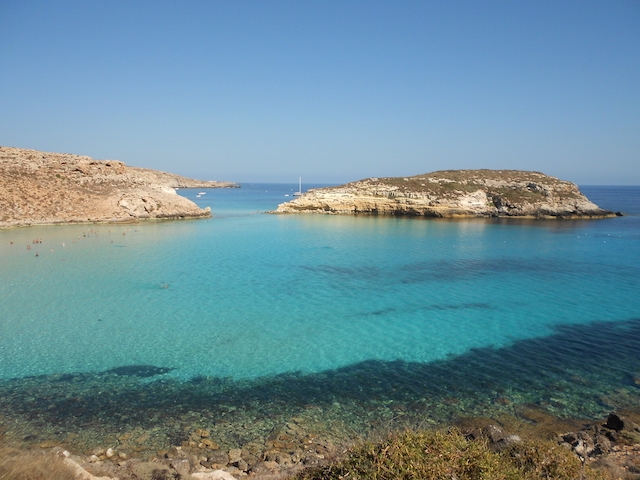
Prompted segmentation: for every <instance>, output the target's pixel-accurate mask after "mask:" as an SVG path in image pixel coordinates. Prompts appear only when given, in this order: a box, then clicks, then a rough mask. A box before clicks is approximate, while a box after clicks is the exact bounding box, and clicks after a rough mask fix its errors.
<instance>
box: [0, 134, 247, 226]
mask: <svg viewBox="0 0 640 480" xmlns="http://www.w3.org/2000/svg"><path fill="white" fill-rule="evenodd" d="M236 186H237V185H235V184H233V183H229V182H216V181H200V180H192V179H189V178H185V177H181V176H179V175H173V174H170V173H165V172H160V171H156V170H149V169H145V168H136V167H128V166H127V165H125V164H124V163H122V162H120V161H117V160H103V161H100V160H94V159H92V158H91V157H87V156H80V155H71V154H66V153H48V152H41V151H38V150H28V149H23V148H13V147H0V228H2V227H14V226H27V225H38V224H59V223H81V222H126V221H135V220H140V219H150V218H156V219H170V218H198V217H208V216H210V215H211V212H210V211H209V209H208V208H207V209H201V208H199V207H198V206H197V205H196V204H195V203H193V202H192V201H190V200H188V199H187V198H184V197H182V196H180V195H178V194H177V193H176V191H175V189H176V188H218V187H236Z"/></svg>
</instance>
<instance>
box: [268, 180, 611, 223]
mask: <svg viewBox="0 0 640 480" xmlns="http://www.w3.org/2000/svg"><path fill="white" fill-rule="evenodd" d="M272 213H321V214H347V215H395V216H422V217H433V218H457V217H505V218H513V217H517V218H536V219H537V218H563V219H567V218H604V217H612V216H616V215H617V214H615V213H613V212H610V211H608V210H604V209H601V208H600V207H598V206H597V205H595V204H594V203H592V202H590V201H589V199H587V198H586V197H585V196H584V195H583V194H582V193H581V192H580V190H579V189H578V187H577V186H576V185H575V184H573V183H571V182H567V181H563V180H559V179H557V178H554V177H550V176H548V175H544V174H542V173H538V172H525V171H519V170H445V171H439V172H433V173H429V174H424V175H416V176H413V177H406V178H368V179H365V180H360V181H357V182H353V183H348V184H346V185H342V186H338V187H327V188H320V189H313V190H309V191H308V192H306V193H304V194H303V195H301V196H300V197H298V198H297V199H295V200H292V201H290V202H286V203H283V204H280V205H279V206H278V208H277V210H275V211H274V212H272ZM618 215H619V214H618Z"/></svg>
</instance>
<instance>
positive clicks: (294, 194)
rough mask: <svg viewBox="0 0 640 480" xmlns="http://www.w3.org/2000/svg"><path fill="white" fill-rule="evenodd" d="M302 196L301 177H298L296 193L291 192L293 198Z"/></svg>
mask: <svg viewBox="0 0 640 480" xmlns="http://www.w3.org/2000/svg"><path fill="white" fill-rule="evenodd" d="M300 195H302V177H298V191H297V192H293V196H294V197H299V196H300Z"/></svg>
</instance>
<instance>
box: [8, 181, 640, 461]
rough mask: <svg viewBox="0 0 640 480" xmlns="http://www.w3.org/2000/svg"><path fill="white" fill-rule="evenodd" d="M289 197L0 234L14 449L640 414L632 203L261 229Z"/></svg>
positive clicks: (638, 255)
mask: <svg viewBox="0 0 640 480" xmlns="http://www.w3.org/2000/svg"><path fill="white" fill-rule="evenodd" d="M296 189H297V185H285V184H243V185H242V188H240V189H208V190H200V191H203V192H205V194H204V195H200V196H199V197H196V195H197V194H198V192H199V191H198V190H179V193H180V194H181V195H184V196H186V197H188V198H190V199H192V200H194V201H195V202H196V203H198V204H199V205H200V206H202V207H205V206H210V207H211V209H212V212H213V214H214V217H213V218H211V219H207V220H193V221H192V220H184V221H162V222H146V223H145V222H143V223H138V224H129V225H103V224H100V225H72V226H46V227H45V226H43V227H29V228H18V229H9V230H0V436H2V435H3V436H4V438H5V439H6V440H8V441H12V442H16V443H21V444H28V445H36V444H37V445H45V444H62V445H64V446H66V447H67V448H70V449H76V450H80V451H90V450H91V449H92V448H95V447H96V446H103V447H108V446H112V447H114V448H118V449H119V450H121V451H126V452H129V453H131V454H139V455H141V456H144V455H147V456H149V455H152V454H155V453H156V452H157V451H158V450H162V449H163V448H168V447H169V446H171V445H180V444H181V443H184V442H186V441H188V439H189V435H190V433H191V432H193V431H194V430H195V429H198V428H202V429H207V430H208V431H210V432H211V438H212V439H214V440H215V442H217V443H218V444H219V445H221V446H224V447H226V448H232V447H242V446H246V445H249V444H251V445H254V444H255V445H259V446H261V447H260V448H262V449H263V450H264V449H267V448H270V447H273V448H280V447H281V448H283V449H284V448H285V447H286V448H290V449H292V448H294V447H295V445H294V446H291V445H293V444H295V442H296V441H302V439H304V438H308V437H309V436H316V437H322V438H326V439H328V441H331V442H335V443H340V442H346V441H347V440H349V439H353V438H356V437H362V436H366V435H368V434H370V433H371V432H372V431H375V430H376V429H385V428H390V427H391V428H393V426H394V425H400V424H405V423H409V424H420V425H437V424H441V423H447V422H452V421H456V420H457V419H460V418H464V417H473V416H476V417H478V416H483V417H490V418H499V417H500V416H504V415H511V416H518V415H520V416H523V415H525V414H524V413H523V412H530V411H531V410H532V409H534V410H537V411H540V412H544V413H545V414H549V415H552V416H554V417H557V418H561V419H562V418H580V419H595V418H599V417H602V416H603V415H606V414H607V413H608V412H610V411H612V410H616V409H624V408H636V409H637V408H640V187H604V186H585V187H581V190H582V192H583V193H585V194H586V195H587V196H588V197H589V199H590V200H592V201H593V202H594V203H596V204H598V205H599V206H600V207H602V208H606V209H610V210H614V211H621V212H623V213H625V214H626V216H623V217H617V218H611V219H602V220H540V221H531V220H515V219H477V220H476V219H473V220H434V219H421V218H388V217H369V216H359V217H355V216H323V215H267V214H264V213H262V212H265V211H268V210H273V209H275V208H276V206H277V205H278V204H279V203H282V202H284V201H287V200H291V199H293V197H292V196H291V193H292V192H293V191H294V190H296ZM285 195H288V196H285ZM34 242H36V243H34ZM40 242H41V243H40ZM36 254H37V255H36ZM292 425H293V426H292ZM293 427H295V428H293ZM283 432H284V433H283ZM282 435H285V436H287V435H288V437H287V439H286V441H285V440H282ZM314 438H315V437H314ZM279 441H280V442H281V443H278V442H279ZM269 442H271V443H269ZM282 442H284V443H282ZM287 442H289V443H287ZM292 442H293V443H292ZM256 448H258V447H256Z"/></svg>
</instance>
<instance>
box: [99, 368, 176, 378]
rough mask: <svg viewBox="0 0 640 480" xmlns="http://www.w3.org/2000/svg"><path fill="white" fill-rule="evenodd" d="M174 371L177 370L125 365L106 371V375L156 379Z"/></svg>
mask: <svg viewBox="0 0 640 480" xmlns="http://www.w3.org/2000/svg"><path fill="white" fill-rule="evenodd" d="M172 370H175V368H169V367H156V366H154V365H124V366H122V367H115V368H111V369H109V370H106V371H105V372H104V373H112V374H114V375H121V376H127V377H139V378H147V377H154V376H156V375H164V374H165V373H169V372H170V371H172Z"/></svg>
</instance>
